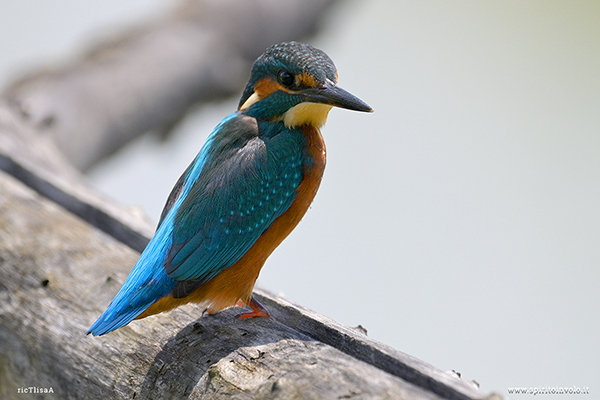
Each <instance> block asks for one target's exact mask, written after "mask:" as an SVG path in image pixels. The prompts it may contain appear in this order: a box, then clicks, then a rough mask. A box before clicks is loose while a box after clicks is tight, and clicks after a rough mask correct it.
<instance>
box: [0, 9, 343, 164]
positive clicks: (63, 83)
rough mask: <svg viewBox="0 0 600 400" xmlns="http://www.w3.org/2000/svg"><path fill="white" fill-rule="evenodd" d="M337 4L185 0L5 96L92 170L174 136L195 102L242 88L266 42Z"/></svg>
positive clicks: (306, 28) (310, 27)
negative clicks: (138, 141)
mask: <svg viewBox="0 0 600 400" xmlns="http://www.w3.org/2000/svg"><path fill="white" fill-rule="evenodd" d="M334 2H335V0H288V1H286V2H281V1H277V0H246V1H235V0H186V1H183V2H179V3H177V5H176V6H175V7H174V8H173V10H171V12H168V13H165V14H164V15H163V16H161V17H159V18H156V19H153V20H150V21H145V22H141V23H140V24H139V25H138V26H136V27H134V28H129V29H127V30H123V32H122V33H120V34H119V35H117V36H115V37H113V38H112V39H110V40H107V41H104V42H100V43H97V44H95V45H93V46H91V47H90V49H89V51H87V53H85V54H83V55H82V56H81V57H80V58H78V59H76V60H74V61H72V62H70V63H68V64H65V65H63V66H62V67H59V68H55V69H47V70H40V72H38V73H36V74H32V75H30V76H26V77H24V78H23V79H21V80H20V81H18V82H16V83H14V84H13V85H10V86H9V87H8V88H7V89H6V90H5V93H4V94H3V97H5V98H6V99H8V101H9V104H10V105H11V107H15V108H17V109H18V110H19V112H20V114H21V115H22V116H23V117H24V118H25V119H26V120H27V121H28V122H29V123H30V124H31V125H33V128H34V130H36V131H39V132H40V133H42V134H44V135H46V136H50V137H51V138H52V139H53V140H54V141H55V142H56V145H57V146H58V148H59V149H60V150H61V151H62V152H63V153H64V155H65V156H66V158H67V159H68V160H69V161H70V162H71V163H72V164H73V165H74V166H76V167H77V168H79V169H80V170H86V169H88V168H90V167H91V166H93V165H94V164H95V163H97V162H98V161H100V160H101V159H103V158H104V157H106V156H108V155H110V154H112V153H113V152H115V151H116V150H117V149H119V148H120V147H121V146H123V145H124V144H126V143H127V142H129V141H131V140H132V139H134V138H135V137H137V136H139V135H141V134H143V133H146V132H148V131H155V132H160V133H162V134H167V133H168V132H169V131H170V130H171V129H172V128H173V126H174V125H175V124H177V123H178V122H179V121H180V120H181V119H182V118H183V117H184V116H185V114H186V112H187V111H188V110H189V109H190V107H192V106H193V105H195V104H197V103H200V102H206V101H210V100H214V99H218V98H223V97H226V96H230V95H232V94H234V93H237V92H239V91H240V90H241V87H242V86H243V84H244V82H245V80H246V79H247V77H248V71H249V67H250V65H251V63H252V62H253V61H254V59H255V58H256V57H257V56H258V55H260V54H261V53H262V52H263V51H264V49H265V48H266V47H268V46H270V45H272V44H274V43H277V42H281V41H286V40H300V39H302V38H305V37H306V36H307V35H309V34H312V33H314V32H315V31H316V29H317V27H318V23H319V17H321V16H322V15H324V13H325V11H327V10H328V9H329V8H330V7H331V5H332V4H333V3H334Z"/></svg>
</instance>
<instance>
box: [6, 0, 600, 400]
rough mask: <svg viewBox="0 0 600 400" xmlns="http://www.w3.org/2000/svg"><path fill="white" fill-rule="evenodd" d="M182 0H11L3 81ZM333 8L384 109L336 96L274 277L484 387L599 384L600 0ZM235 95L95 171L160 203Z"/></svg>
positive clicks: (116, 191)
mask: <svg viewBox="0 0 600 400" xmlns="http://www.w3.org/2000/svg"><path fill="white" fill-rule="evenodd" d="M168 5H169V1H167V0H152V1H147V0H146V1H141V0H135V1H128V2H122V1H116V0H107V1H104V2H91V1H85V2H82V1H76V0H55V1H53V2H49V1H45V0H28V1H23V0H20V1H13V2H9V1H3V2H2V5H1V6H0V27H1V28H0V29H1V34H2V40H0V54H2V57H0V83H2V84H3V85H4V84H6V82H8V81H10V79H11V78H13V77H17V76H19V75H20V74H21V73H23V72H24V71H26V70H27V69H29V68H34V67H35V66H36V65H47V64H48V63H49V62H52V61H53V60H54V61H60V60H64V59H65V58H68V57H71V56H74V55H76V54H77V53H78V51H79V50H81V49H83V48H84V47H85V45H86V44H87V43H88V42H89V40H91V39H94V38H98V37H102V36H104V35H108V34H110V33H111V32H112V31H113V29H114V28H118V27H119V26H122V24H124V23H127V22H130V21H135V20H136V19H138V18H142V17H144V16H147V15H153V14H156V13H158V12H160V10H162V9H164V8H166V7H168ZM324 26H325V29H324V30H323V31H322V32H321V35H320V36H319V37H318V38H316V39H314V40H313V41H312V42H311V43H312V44H314V45H315V46H317V47H320V48H322V49H323V50H325V51H326V52H327V53H328V54H329V55H330V56H331V58H332V59H333V60H334V61H335V63H336V65H337V67H338V70H339V73H340V85H341V86H342V87H344V88H346V89H348V90H349V91H351V92H352V93H354V94H356V95H357V96H359V97H360V98H362V99H363V100H365V101H366V102H367V103H369V104H370V105H371V106H372V107H373V108H374V109H375V113H374V114H371V115H367V114H361V113H354V112H350V111H346V110H337V109H335V110H333V111H332V112H331V114H330V118H329V122H328V124H327V126H326V127H325V128H324V129H323V134H324V137H325V140H326V143H327V149H328V166H327V170H326V173H325V178H324V180H323V183H322V185H321V189H320V191H319V193H318V195H317V197H316V200H315V202H314V203H313V206H312V208H311V210H309V212H308V214H307V215H306V217H305V218H304V220H303V221H302V223H301V224H300V225H299V227H298V228H297V229H296V230H295V231H294V233H293V234H292V235H291V236H290V237H289V238H288V239H287V240H286V241H285V242H284V243H283V244H282V246H281V247H280V248H279V249H278V250H277V251H276V252H275V253H274V254H273V256H272V257H271V258H270V259H269V261H268V262H267V264H266V266H265V268H264V269H263V271H262V273H261V276H260V279H259V285H260V286H262V287H264V288H266V289H269V290H271V291H274V292H277V293H281V294H284V295H285V296H286V297H287V298H288V299H290V300H292V301H294V302H297V303H300V304H302V305H304V306H306V307H308V308H311V309H313V310H315V311H317V312H319V313H322V314H324V315H327V316H329V317H331V318H334V319H336V320H338V321H340V322H342V323H344V324H346V325H350V326H356V325H358V324H361V325H363V326H364V327H365V328H367V329H368V331H369V336H371V337H373V338H375V339H377V340H380V341H382V342H384V343H387V344H389V345H391V346H393V347H395V348H397V349H399V350H401V351H404V352H406V353H409V354H411V355H413V356H415V357H418V358H420V359H422V360H424V361H426V362H428V363H430V364H433V365H434V366H436V367H438V368H440V369H442V370H449V369H455V370H458V371H460V372H461V373H462V374H463V378H465V379H467V380H470V379H475V380H477V381H478V382H479V383H480V384H481V385H482V388H483V389H484V390H496V391H499V392H501V393H504V394H507V389H508V388H509V387H542V386H545V387H547V386H551V387H552V386H554V387H559V386H562V387H572V386H575V387H582V388H583V387H586V386H587V387H589V388H590V395H589V396H567V397H569V398H586V399H587V398H589V399H591V398H597V396H598V393H599V391H600V378H599V376H600V339H599V338H600V322H599V315H598V314H599V310H600V307H599V306H600V295H599V294H598V292H599V286H600V269H599V267H600V2H598V1H580V2H567V1H503V2H480V1H461V2H457V1H391V0H390V1H385V0H379V1H377V0H373V1H363V2H358V1H356V2H350V1H348V2H342V4H340V5H339V6H338V7H337V8H336V9H335V11H334V12H333V13H331V14H330V15H329V17H328V19H327V20H326V21H324ZM240 92H241V88H240ZM236 104H237V98H233V99H231V100H230V101H226V102H223V103H220V104H213V105H209V106H206V107H203V108H201V109H199V110H198V111H197V112H195V113H194V114H192V115H190V116H189V118H187V119H186V120H185V121H184V122H183V123H182V124H181V125H180V126H179V127H178V128H177V131H176V132H175V133H174V135H173V136H172V137H171V139H170V140H169V141H168V142H167V143H162V142H160V141H159V140H158V139H157V138H156V137H155V136H153V135H152V134H149V135H147V136H145V137H143V138H141V139H140V140H137V141H136V142H135V143H133V144H132V145H130V146H128V147H127V148H125V149H123V150H122V151H121V152H120V153H119V154H117V155H116V156H115V157H113V158H112V159H111V160H109V161H106V162H105V163H103V164H102V165H100V166H98V167H97V168H95V169H94V170H93V171H92V172H91V173H90V180H91V182H92V184H93V185H94V186H96V187H97V188H99V189H100V190H102V191H104V192H105V193H107V194H109V195H110V196H112V197H114V198H116V199H118V200H119V201H121V202H122V203H124V204H128V205H138V206H140V207H141V208H142V209H143V210H144V211H145V212H146V213H147V215H148V216H149V217H150V218H151V219H153V220H155V221H156V220H157V219H158V216H159V213H160V211H161V208H162V206H163V204H164V201H165V199H166V197H167V195H168V193H169V192H170V190H171V187H172V186H173V184H174V183H175V181H176V180H177V178H178V177H179V175H180V174H181V173H182V172H183V170H184V169H185V168H186V166H187V165H188V163H189V162H190V161H191V160H192V159H193V158H194V156H195V154H196V152H197V151H198V150H199V149H200V147H201V146H202V144H203V142H204V140H205V139H206V136H207V135H208V134H209V132H210V131H211V130H212V128H213V127H214V126H215V125H216V124H217V123H218V122H219V121H220V120H221V118H223V117H224V116H225V115H227V114H228V113H230V112H231V111H233V110H234V109H235V107H236ZM90 322H92V321H90ZM513 398H531V397H530V396H524V395H520V396H518V395H514V396H513ZM543 398H545V399H550V398H566V397H565V396H543Z"/></svg>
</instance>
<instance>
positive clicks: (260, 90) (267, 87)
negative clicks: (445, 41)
mask: <svg viewBox="0 0 600 400" xmlns="http://www.w3.org/2000/svg"><path fill="white" fill-rule="evenodd" d="M277 90H286V89H285V88H284V87H283V86H281V84H280V83H279V82H275V81H274V80H272V79H269V78H263V79H261V80H259V81H258V82H257V83H256V85H254V93H256V94H257V95H258V98H259V99H264V98H265V97H267V96H268V95H270V94H271V93H273V92H275V91H277Z"/></svg>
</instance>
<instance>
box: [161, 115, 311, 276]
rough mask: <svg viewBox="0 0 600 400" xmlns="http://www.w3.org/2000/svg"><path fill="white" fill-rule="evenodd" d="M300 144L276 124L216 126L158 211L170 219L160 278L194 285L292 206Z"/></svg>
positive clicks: (234, 121)
mask: <svg viewBox="0 0 600 400" xmlns="http://www.w3.org/2000/svg"><path fill="white" fill-rule="evenodd" d="M261 128H264V129H263V130H261ZM303 141H304V137H303V136H302V135H301V134H300V133H299V132H297V131H295V130H289V129H286V128H285V127H284V125H283V123H281V124H279V123H276V124H273V123H270V124H264V125H262V126H261V125H260V124H259V123H257V121H256V120H255V119H254V118H251V117H247V116H244V115H241V114H234V115H233V116H232V117H231V118H228V119H227V120H226V121H224V123H223V124H221V125H220V126H219V127H218V128H217V129H216V130H215V131H214V132H213V134H212V135H211V138H209V142H207V144H206V145H205V148H204V149H203V151H202V152H201V154H200V155H199V159H197V160H195V162H194V163H193V164H192V165H191V166H190V167H189V168H188V170H187V171H186V173H185V174H184V176H183V177H182V178H181V179H180V181H179V183H178V186H179V188H178V186H176V187H175V188H174V189H173V192H172V196H171V197H172V198H171V199H170V200H169V201H168V202H167V207H166V208H165V212H163V218H162V219H163V220H164V219H165V216H166V215H167V214H169V213H170V212H173V213H174V214H173V217H172V220H171V218H169V220H171V221H172V224H173V230H172V234H171V235H172V245H171V248H170V250H169V252H168V254H167V257H166V261H165V264H164V268H165V271H166V273H167V275H169V276H170V277H171V278H173V279H176V280H178V281H193V282H194V286H197V285H199V284H201V283H203V282H206V281H208V280H210V279H211V278H213V277H214V276H216V275H217V274H218V273H219V272H221V271H222V270H224V269H225V268H228V267H230V266H232V265H233V264H235V263H236V262H237V261H238V260H239V259H240V258H241V257H242V256H243V255H244V254H245V253H246V252H247V251H248V250H249V249H250V247H252V245H253V244H254V243H255V242H256V240H257V239H258V238H259V237H260V235H261V234H262V233H263V232H264V231H265V230H267V229H268V227H269V226H270V225H271V223H272V222H273V221H274V220H275V219H276V218H277V217H279V216H280V215H281V214H282V213H284V212H285V211H286V210H287V209H288V208H289V206H290V205H291V204H292V202H293V201H294V198H295V196H296V189H297V187H298V185H299V184H300V182H301V181H302V177H303V145H304V142H303ZM200 162H201V164H202V166H201V168H200V169H198V168H195V166H194V164H196V165H197V164H198V163H200ZM194 175H196V176H194ZM179 197H182V199H179ZM171 221H169V222H171Z"/></svg>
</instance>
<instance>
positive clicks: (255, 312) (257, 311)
mask: <svg viewBox="0 0 600 400" xmlns="http://www.w3.org/2000/svg"><path fill="white" fill-rule="evenodd" d="M235 305H237V306H240V307H246V304H245V303H244V302H243V301H242V300H238V302H237V303H235ZM248 306H249V307H250V308H251V309H252V311H250V312H247V313H243V314H240V315H238V318H240V319H246V318H254V317H265V318H270V316H269V313H268V312H267V310H266V309H265V308H264V307H263V306H261V305H260V303H259V302H258V301H256V300H254V299H252V300H250V304H248Z"/></svg>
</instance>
